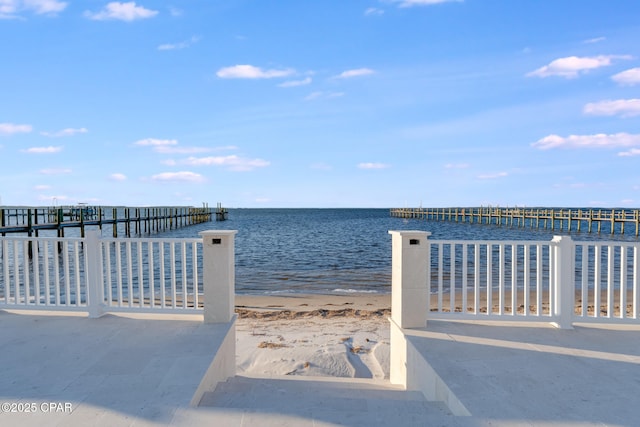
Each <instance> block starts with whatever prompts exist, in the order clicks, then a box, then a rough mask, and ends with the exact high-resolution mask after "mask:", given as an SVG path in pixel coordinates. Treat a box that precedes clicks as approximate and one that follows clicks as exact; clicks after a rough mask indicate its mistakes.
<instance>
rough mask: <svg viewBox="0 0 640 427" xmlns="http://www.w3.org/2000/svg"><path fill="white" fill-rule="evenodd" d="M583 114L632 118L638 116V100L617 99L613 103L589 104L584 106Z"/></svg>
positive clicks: (639, 104) (639, 106) (639, 110)
mask: <svg viewBox="0 0 640 427" xmlns="http://www.w3.org/2000/svg"><path fill="white" fill-rule="evenodd" d="M583 111H584V113H585V114H592V115H595V116H615V115H620V116H622V117H633V116H638V115H640V99H617V100H614V101H610V100H607V101H600V102H590V103H589V104H587V105H585V106H584V109H583Z"/></svg>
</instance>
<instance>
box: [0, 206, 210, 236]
mask: <svg viewBox="0 0 640 427" xmlns="http://www.w3.org/2000/svg"><path fill="white" fill-rule="evenodd" d="M214 215H215V213H214V210H213V209H210V208H209V207H206V206H204V207H201V208H195V207H148V208H128V207H102V206H86V205H82V206H67V207H33V208H28V207H3V208H0V235H1V236H6V235H7V234H9V233H26V234H27V235H28V236H34V235H35V237H38V234H39V232H40V231H43V230H56V231H57V235H58V237H64V230H65V229H66V228H79V229H80V236H81V237H84V234H85V227H87V226H97V227H99V228H100V230H102V227H103V226H104V225H111V226H112V229H113V237H118V228H119V227H118V226H119V225H122V227H120V228H122V229H123V230H121V231H122V232H123V233H124V234H125V236H126V237H131V236H132V235H133V236H139V235H142V234H151V233H154V232H159V231H166V230H172V229H176V228H180V227H184V226H188V225H193V224H200V223H203V222H208V221H211V220H212V218H213V216H214Z"/></svg>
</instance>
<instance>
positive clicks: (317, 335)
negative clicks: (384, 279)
mask: <svg viewBox="0 0 640 427" xmlns="http://www.w3.org/2000/svg"><path fill="white" fill-rule="evenodd" d="M236 312H237V313H238V323H237V328H236V335H237V350H236V354H237V371H238V373H239V374H249V375H258V376H278V375H307V376H329V377H351V378H374V379H385V378H389V368H388V367H389V320H388V317H389V316H390V314H391V296H390V295H379V294H370V295H369V294H364V295H363V294H352V295H345V296H342V295H279V296H247V295H237V296H236Z"/></svg>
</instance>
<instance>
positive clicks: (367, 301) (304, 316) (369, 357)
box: [236, 291, 631, 379]
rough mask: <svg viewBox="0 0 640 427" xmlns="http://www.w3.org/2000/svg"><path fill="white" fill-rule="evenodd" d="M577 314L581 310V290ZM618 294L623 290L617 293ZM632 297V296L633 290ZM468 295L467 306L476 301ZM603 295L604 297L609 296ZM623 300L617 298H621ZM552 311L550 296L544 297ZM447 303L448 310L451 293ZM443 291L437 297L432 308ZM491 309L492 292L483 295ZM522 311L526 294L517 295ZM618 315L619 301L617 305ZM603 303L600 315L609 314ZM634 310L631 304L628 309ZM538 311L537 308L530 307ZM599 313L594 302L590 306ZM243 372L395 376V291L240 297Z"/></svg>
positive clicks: (239, 362)
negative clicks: (391, 370)
mask: <svg viewBox="0 0 640 427" xmlns="http://www.w3.org/2000/svg"><path fill="white" fill-rule="evenodd" d="M576 297H577V298H576V301H577V304H576V307H575V310H576V313H578V312H580V310H581V301H580V296H579V294H578V293H577V295H576ZM616 297H618V295H616ZM629 297H631V295H629ZM472 298H473V297H472V295H468V306H467V310H468V311H471V310H472V306H473V299H472ZM605 298H606V295H604V294H603V301H606V299H605ZM492 299H493V312H494V313H497V312H498V301H499V299H498V295H497V292H495V293H494V294H493V298H492ZM616 299H617V298H616ZM543 301H545V302H544V303H543V312H544V313H548V310H549V308H548V304H547V302H546V301H548V295H547V294H546V293H545V294H544V296H543ZM443 302H444V304H443V308H444V309H445V311H448V310H449V309H448V307H449V296H448V295H445V298H444V301H443ZM437 304H438V303H437V296H436V295H432V296H431V307H432V310H434V309H435V307H437ZM480 304H481V305H480V311H481V312H484V313H486V310H487V306H486V296H483V298H481V300H480ZM517 304H518V312H520V313H522V311H523V306H522V305H521V304H522V294H521V293H520V294H519V295H518V298H517ZM510 305H511V295H510V292H508V291H507V292H505V312H506V313H509V312H511V307H510ZM614 307H615V309H614V310H615V313H614V315H615V316H618V315H619V313H620V311H619V306H618V305H615V306H614ZM606 310H607V308H606V305H604V304H603V305H601V309H600V315H606ZM630 310H631V306H628V308H627V311H628V312H629V311H630ZM455 311H458V312H460V311H462V296H461V294H460V293H458V294H457V295H456V301H455ZM530 311H531V312H535V311H536V307H535V306H534V305H531V306H530ZM588 312H589V314H590V315H592V314H593V306H592V305H590V306H589V308H588ZM236 313H237V314H238V323H237V330H236V333H237V351H236V354H237V365H238V373H239V374H242V373H245V374H250V375H258V376H260V375H264V376H278V375H307V376H330V377H352V378H375V379H384V378H388V377H389V321H388V318H389V316H390V315H391V295H389V294H350V295H320V294H310V295H309V294H305V295H303V294H291V295H278V296H251V295H237V296H236Z"/></svg>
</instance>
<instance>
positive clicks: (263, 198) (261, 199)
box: [255, 197, 271, 203]
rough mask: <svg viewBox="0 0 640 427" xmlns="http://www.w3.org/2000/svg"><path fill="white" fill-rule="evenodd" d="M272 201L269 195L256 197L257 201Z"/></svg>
mask: <svg viewBox="0 0 640 427" xmlns="http://www.w3.org/2000/svg"><path fill="white" fill-rule="evenodd" d="M270 201H271V199H270V198H268V197H257V198H256V199H255V202H256V203H269V202H270Z"/></svg>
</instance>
